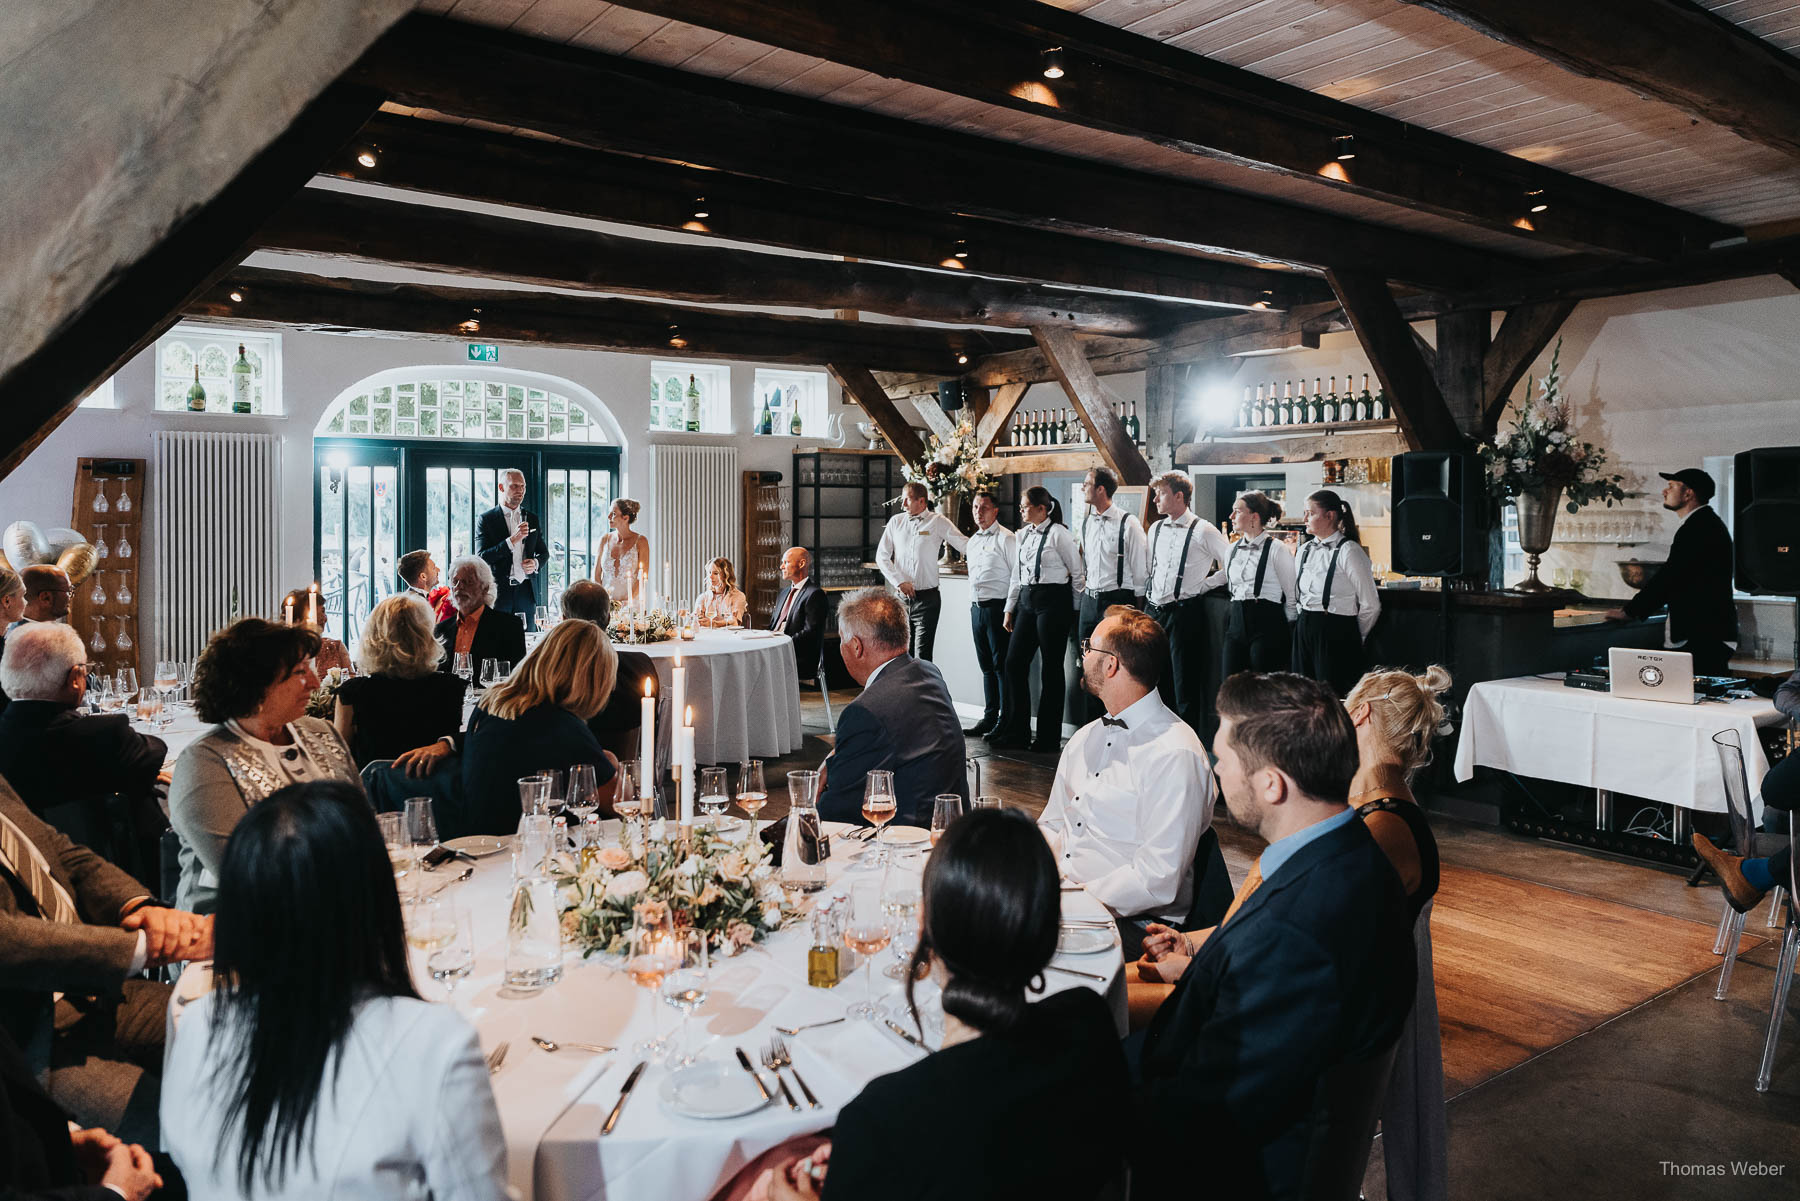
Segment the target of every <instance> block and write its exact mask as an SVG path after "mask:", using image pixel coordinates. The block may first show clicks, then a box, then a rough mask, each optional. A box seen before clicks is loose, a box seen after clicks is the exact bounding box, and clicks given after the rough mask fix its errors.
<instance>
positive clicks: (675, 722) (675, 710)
mask: <svg viewBox="0 0 1800 1201" xmlns="http://www.w3.org/2000/svg"><path fill="white" fill-rule="evenodd" d="M670 677H671V678H670V680H669V693H670V699H671V700H672V701H673V702H674V704H673V705H672V706H671V707H670V709H669V724H670V725H671V726H676V727H677V728H679V723H680V721H681V715H682V714H683V713H686V712H687V711H688V703H687V668H685V667H683V666H682V665H681V656H680V655H676V656H675V668H674V670H673V671H672V672H670ZM677 762H679V760H677Z"/></svg>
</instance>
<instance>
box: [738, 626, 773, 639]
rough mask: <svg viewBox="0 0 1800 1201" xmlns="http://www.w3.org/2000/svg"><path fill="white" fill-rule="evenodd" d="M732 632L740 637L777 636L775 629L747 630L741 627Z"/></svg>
mask: <svg viewBox="0 0 1800 1201" xmlns="http://www.w3.org/2000/svg"><path fill="white" fill-rule="evenodd" d="M732 632H733V633H735V634H736V635H737V636H738V637H740V638H773V637H775V631H774V630H747V629H743V628H742V627H740V628H738V629H736V630H734V631H732Z"/></svg>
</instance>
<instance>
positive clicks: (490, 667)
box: [481, 659, 500, 688]
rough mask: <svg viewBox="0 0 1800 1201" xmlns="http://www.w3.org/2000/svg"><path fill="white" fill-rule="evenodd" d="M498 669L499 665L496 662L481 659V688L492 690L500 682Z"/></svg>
mask: <svg viewBox="0 0 1800 1201" xmlns="http://www.w3.org/2000/svg"><path fill="white" fill-rule="evenodd" d="M498 668H499V663H498V662H497V661H496V660H493V659H483V660H482V661H481V686H482V687H483V688H492V687H493V686H494V685H495V684H498V683H499V682H500V677H499V675H498Z"/></svg>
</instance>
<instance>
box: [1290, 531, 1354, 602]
mask: <svg viewBox="0 0 1800 1201" xmlns="http://www.w3.org/2000/svg"><path fill="white" fill-rule="evenodd" d="M1348 541H1350V540H1349V539H1348V538H1346V539H1344V541H1343V542H1340V543H1338V544H1337V545H1336V546H1334V547H1332V548H1331V562H1330V563H1327V564H1326V565H1325V597H1324V600H1322V601H1321V602H1320V604H1319V608H1320V610H1321V611H1323V612H1326V613H1329V612H1331V582H1332V580H1334V579H1336V578H1337V565H1338V554H1339V552H1341V551H1342V550H1343V549H1344V543H1346V542H1348ZM1318 546H1319V544H1318V543H1317V542H1309V543H1307V544H1306V550H1305V551H1304V552H1302V553H1303V554H1304V555H1305V556H1306V557H1305V558H1304V559H1302V560H1301V563H1300V571H1301V572H1305V571H1306V564H1307V563H1308V562H1310V561H1311V559H1312V553H1313V551H1314V550H1316V549H1318Z"/></svg>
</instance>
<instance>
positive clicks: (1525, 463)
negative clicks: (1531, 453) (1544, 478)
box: [1512, 459, 1531, 471]
mask: <svg viewBox="0 0 1800 1201" xmlns="http://www.w3.org/2000/svg"><path fill="white" fill-rule="evenodd" d="M1512 466H1513V470H1514V471H1530V470H1531V460H1530V459H1514V460H1513V461H1512Z"/></svg>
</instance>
